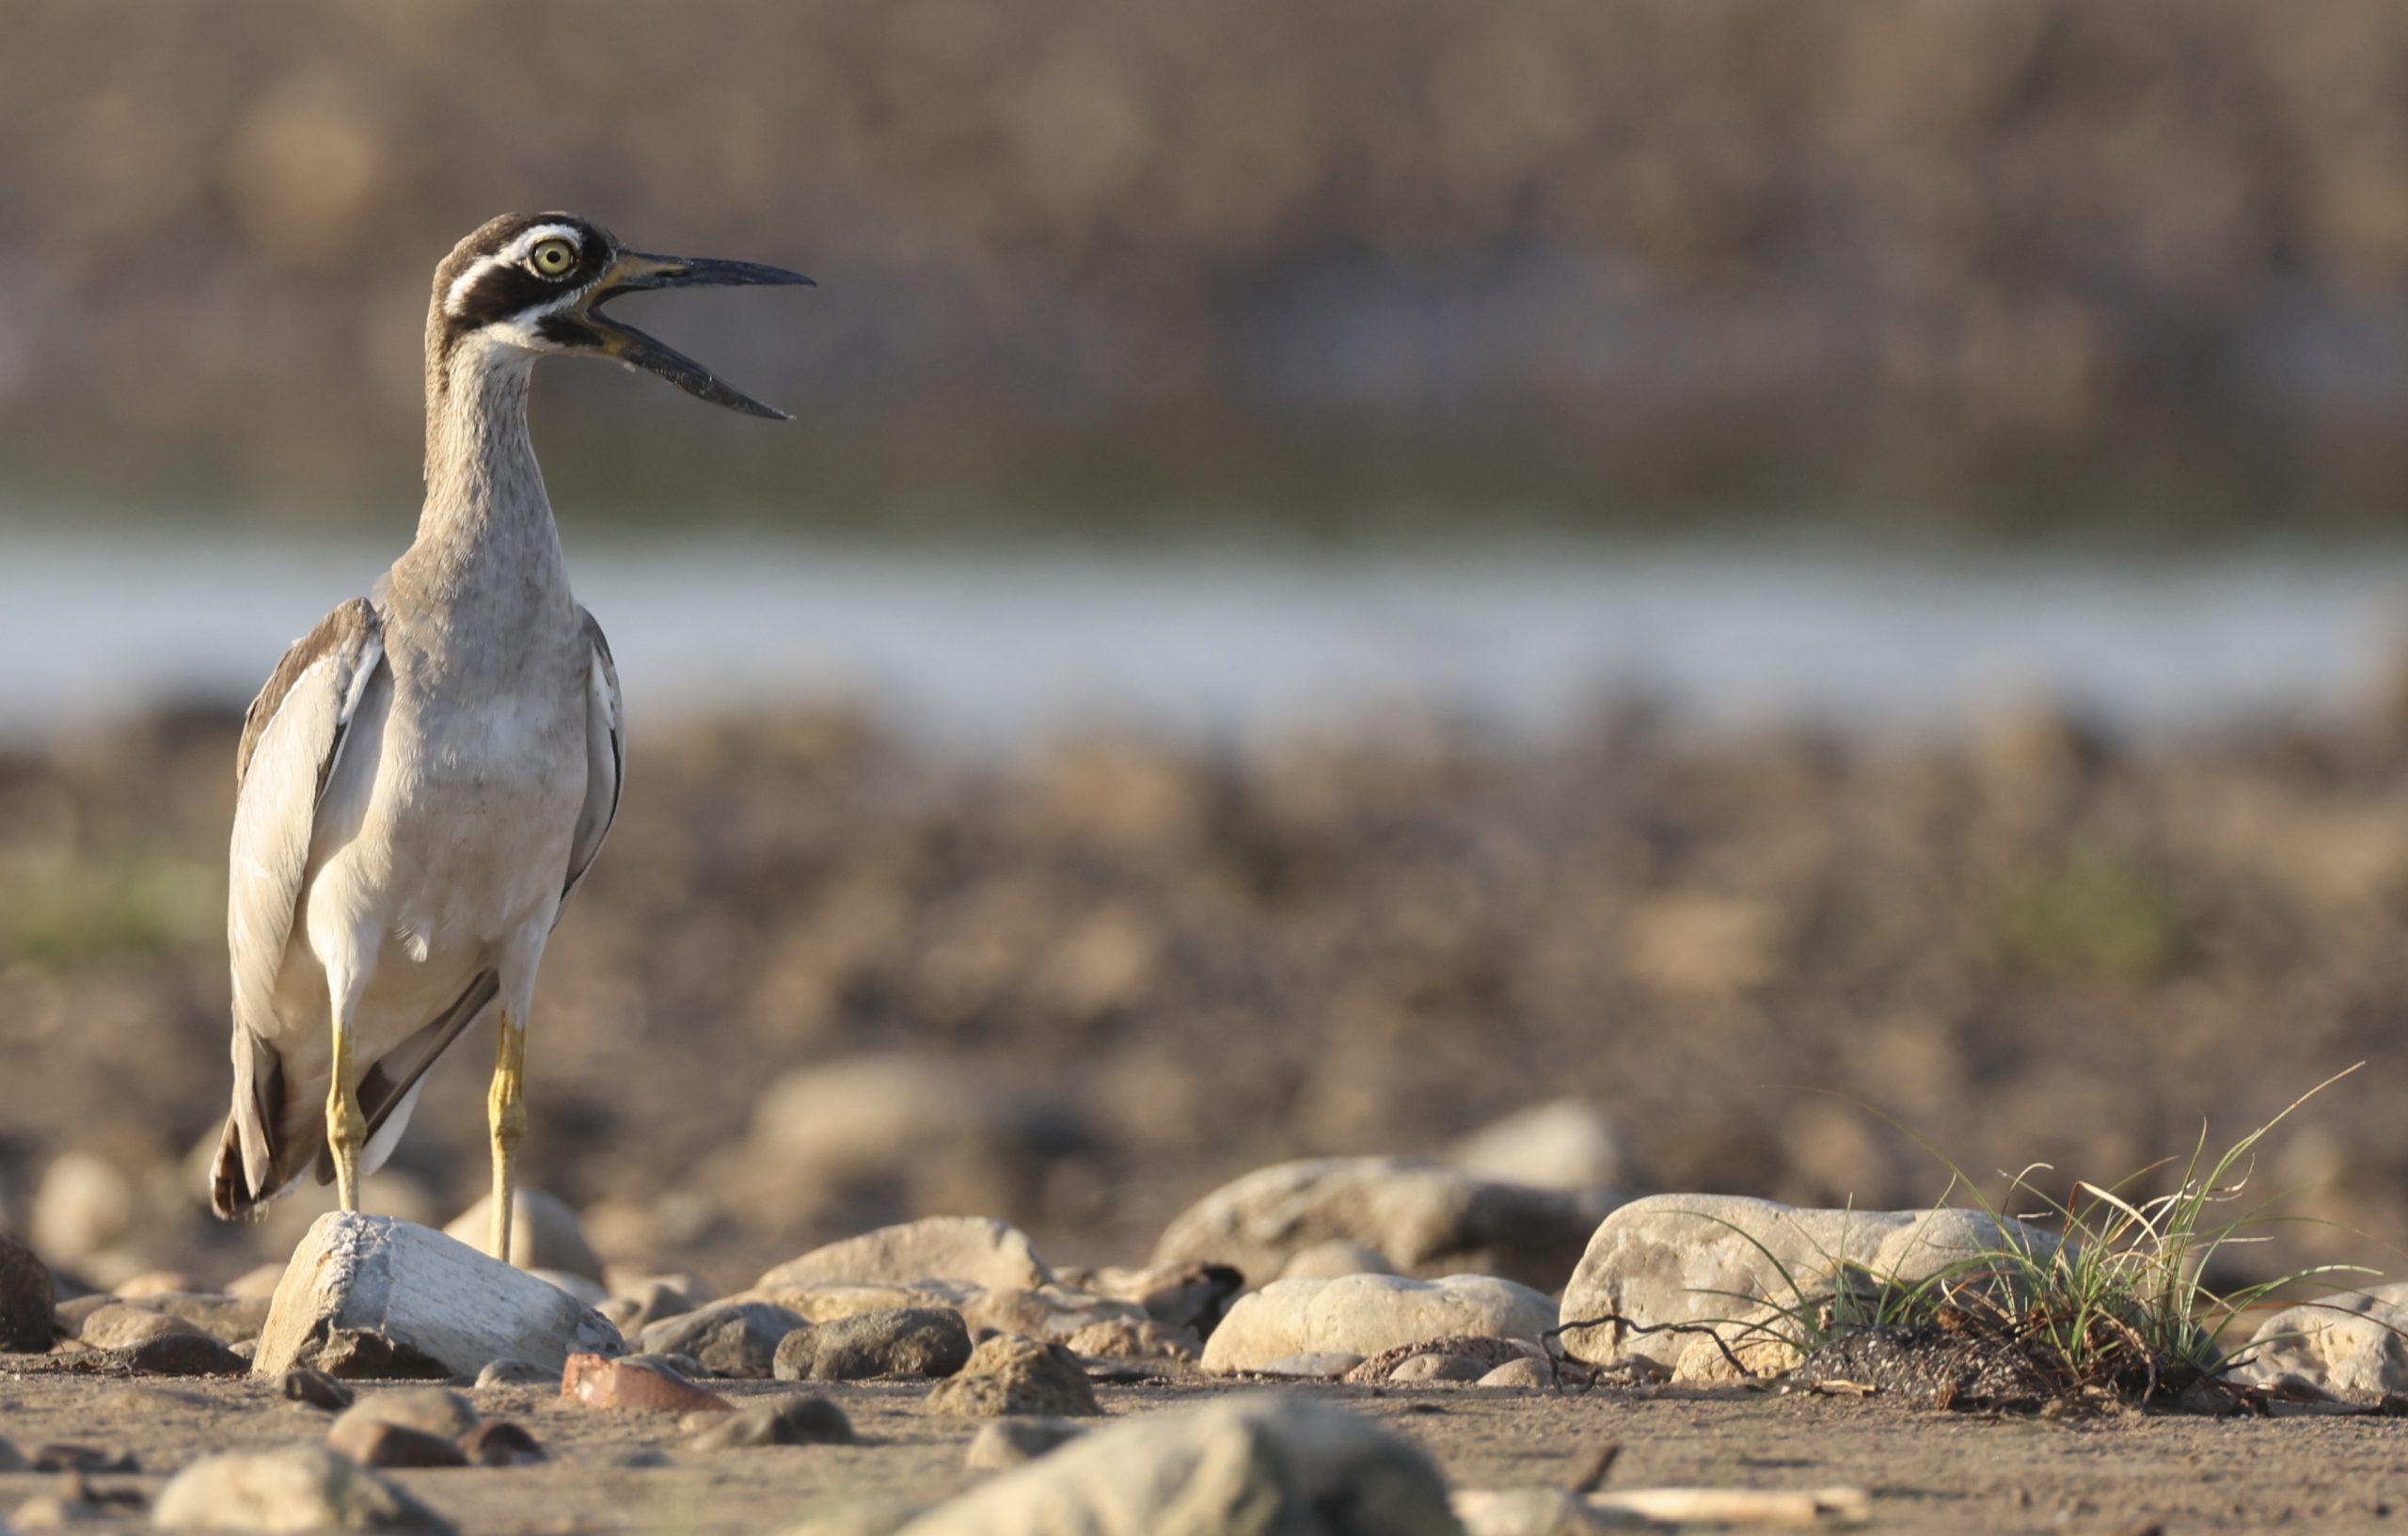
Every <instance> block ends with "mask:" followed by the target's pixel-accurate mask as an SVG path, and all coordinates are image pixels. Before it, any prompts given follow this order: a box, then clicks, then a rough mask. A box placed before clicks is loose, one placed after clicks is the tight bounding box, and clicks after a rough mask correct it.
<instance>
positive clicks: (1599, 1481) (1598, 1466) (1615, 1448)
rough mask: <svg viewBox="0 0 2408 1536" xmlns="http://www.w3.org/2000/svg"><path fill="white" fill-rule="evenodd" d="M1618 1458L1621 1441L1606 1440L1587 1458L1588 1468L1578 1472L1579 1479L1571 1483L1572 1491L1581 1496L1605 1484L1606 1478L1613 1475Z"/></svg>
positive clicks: (1620, 1458)
mask: <svg viewBox="0 0 2408 1536" xmlns="http://www.w3.org/2000/svg"><path fill="white" fill-rule="evenodd" d="M1620 1460H1622V1442H1621V1441H1619V1440H1608V1441H1607V1442H1606V1443H1605V1444H1604V1445H1602V1446H1599V1447H1598V1448H1597V1453H1596V1454H1595V1455H1594V1456H1592V1457H1591V1458H1589V1470H1587V1471H1586V1472H1583V1473H1581V1474H1580V1481H1577V1482H1576V1483H1574V1484H1573V1485H1572V1491H1573V1492H1574V1493H1575V1494H1577V1495H1580V1496H1587V1495H1590V1494H1593V1493H1595V1492H1596V1491H1597V1490H1598V1489H1600V1488H1602V1487H1604V1486H1605V1485H1606V1479H1607V1478H1608V1477H1610V1476H1612V1475H1613V1469H1614V1463H1616V1462H1618V1461H1620Z"/></svg>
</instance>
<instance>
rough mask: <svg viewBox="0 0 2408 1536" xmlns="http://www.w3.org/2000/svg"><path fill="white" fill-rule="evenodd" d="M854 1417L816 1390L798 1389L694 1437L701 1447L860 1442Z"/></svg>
mask: <svg viewBox="0 0 2408 1536" xmlns="http://www.w3.org/2000/svg"><path fill="white" fill-rule="evenodd" d="M858 1443H859V1442H858V1440H857V1437H856V1436H855V1435H854V1433H853V1421H852V1420H851V1419H849V1418H848V1417H845V1410H844V1409H842V1408H839V1407H837V1406H836V1405H835V1404H834V1403H832V1402H831V1401H828V1400H827V1399H826V1398H823V1397H821V1396H819V1395H818V1394H817V1393H816V1392H794V1393H790V1394H788V1395H787V1396H785V1397H783V1398H777V1399H774V1400H772V1401H768V1402H763V1403H758V1404H755V1405H754V1406H753V1407H750V1408H747V1409H745V1410H744V1411H743V1412H741V1413H739V1414H736V1415H733V1416H731V1417H729V1418H728V1419H727V1421H726V1422H724V1423H721V1424H714V1425H712V1426H711V1427H710V1428H709V1429H707V1430H705V1431H704V1432H703V1433H701V1434H699V1435H696V1436H695V1437H694V1442H693V1444H694V1449H697V1450H740V1449H750V1448H752V1447H754V1446H849V1445H855V1444H858Z"/></svg>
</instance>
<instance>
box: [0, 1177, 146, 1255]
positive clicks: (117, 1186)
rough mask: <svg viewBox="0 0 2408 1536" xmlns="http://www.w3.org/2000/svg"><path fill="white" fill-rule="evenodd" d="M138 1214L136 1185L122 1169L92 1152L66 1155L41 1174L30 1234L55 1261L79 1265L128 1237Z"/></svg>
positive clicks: (38, 1250) (40, 1250) (42, 1252)
mask: <svg viewBox="0 0 2408 1536" xmlns="http://www.w3.org/2000/svg"><path fill="white" fill-rule="evenodd" d="M139 1213H140V1211H139V1202H138V1201H137V1199H136V1197H135V1190H134V1181H133V1180H130V1179H128V1178H126V1176H125V1175H124V1174H123V1173H121V1172H119V1169H118V1166H117V1164H114V1163H111V1162H109V1161H108V1160H107V1159H105V1158H102V1157H96V1156H94V1155H93V1154H92V1153H90V1152H61V1153H60V1154H59V1155H58V1156H56V1157H55V1158H53V1159H51V1160H50V1166H48V1167H46V1168H44V1169H43V1170H42V1174H41V1183H40V1185H39V1186H37V1187H36V1189H35V1190H34V1202H33V1221H32V1223H31V1226H30V1228H29V1229H28V1230H27V1232H26V1233H25V1235H26V1236H27V1237H29V1238H31V1239H32V1240H33V1245H34V1252H36V1253H38V1254H40V1255H41V1256H42V1257H43V1258H44V1259H48V1260H49V1261H50V1262H52V1263H54V1264H69V1265H74V1264H79V1263H82V1262H83V1261H84V1260H87V1259H90V1258H91V1257H92V1256H93V1255H95V1254H98V1253H99V1252H101V1250H103V1249H104V1248H106V1247H108V1246H109V1245H110V1244H111V1243H115V1242H117V1241H118V1240H119V1238H122V1237H124V1236H125V1235H126V1233H127V1232H128V1231H129V1230H130V1229H131V1228H132V1227H133V1226H134V1223H135V1217H136V1216H137V1215H138V1214H139ZM145 1267H146V1268H147V1267H148V1266H145Z"/></svg>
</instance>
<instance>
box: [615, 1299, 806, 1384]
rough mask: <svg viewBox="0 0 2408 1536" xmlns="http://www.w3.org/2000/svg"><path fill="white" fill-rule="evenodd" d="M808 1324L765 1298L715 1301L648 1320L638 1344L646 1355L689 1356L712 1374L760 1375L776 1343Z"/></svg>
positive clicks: (772, 1357) (775, 1352)
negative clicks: (648, 1324)
mask: <svg viewBox="0 0 2408 1536" xmlns="http://www.w3.org/2000/svg"><path fill="white" fill-rule="evenodd" d="M807 1326H808V1324H807V1323H806V1322H804V1321H803V1320H802V1319H801V1318H800V1317H798V1316H797V1315H795V1314H794V1313H792V1312H789V1311H787V1310H786V1309H785V1308H784V1307H783V1306H771V1305H770V1304H768V1302H756V1301H726V1302H714V1303H712V1304H711V1305H710V1306H705V1307H702V1308H699V1309H698V1310H695V1311H690V1312H684V1313H680V1314H678V1315H677V1316H675V1317H669V1318H663V1319H662V1320H661V1321H659V1322H656V1323H653V1324H652V1325H651V1326H649V1327H647V1328H645V1329H644V1330H643V1332H642V1335H641V1336H639V1338H638V1339H637V1345H638V1347H639V1348H641V1349H642V1350H643V1351H644V1352H645V1353H646V1354H687V1355H691V1356H692V1357H693V1358H694V1359H695V1360H696V1361H697V1362H699V1363H700V1365H701V1367H702V1369H703V1370H705V1371H706V1372H708V1373H709V1374H711V1375H714V1376H745V1377H755V1378H759V1377H766V1376H768V1374H769V1373H770V1371H771V1370H772V1369H773V1367H774V1366H775V1363H776V1360H777V1355H778V1346H779V1344H780V1343H781V1342H782V1341H783V1340H784V1339H785V1338H787V1337H788V1336H789V1335H791V1334H793V1333H794V1332H795V1331H796V1330H798V1329H800V1328H804V1327H807Z"/></svg>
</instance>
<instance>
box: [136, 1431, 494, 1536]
mask: <svg viewBox="0 0 2408 1536" xmlns="http://www.w3.org/2000/svg"><path fill="white" fill-rule="evenodd" d="M150 1523H151V1524H152V1525H153V1526H155V1527H157V1528H160V1529H162V1530H240V1531H264V1532H272V1533H281V1532H286V1531H317V1530H396V1531H422V1532H429V1533H433V1532H449V1531H450V1530H451V1529H452V1526H451V1525H450V1524H449V1523H448V1522H446V1521H445V1520H444V1519H443V1518H442V1517H441V1516H439V1515H437V1514H436V1512H434V1511H432V1510H430V1509H428V1508H427V1507H426V1506H425V1505H423V1504H420V1502H419V1501H418V1500H416V1499H414V1498H412V1497H411V1496H409V1495H408V1494H406V1493H404V1492H403V1491H402V1490H401V1489H399V1488H397V1487H395V1486H393V1484H391V1483H389V1482H388V1481H385V1480H384V1479H383V1478H381V1477H378V1476H377V1475H376V1474H375V1473H373V1472H372V1471H370V1470H369V1469H368V1468H366V1467H364V1466H362V1465H359V1464H358V1463H357V1462H355V1461H353V1460H351V1459H350V1458H349V1457H347V1456H341V1455H338V1454H337V1453H335V1452H334V1451H331V1450H328V1449H325V1447H324V1446H281V1447H278V1448H277V1449H274V1450H246V1451H234V1452H230V1453H228V1454H226V1455H222V1456H210V1457H206V1458H204V1459H203V1460H200V1461H198V1462H195V1463H193V1465H190V1466H187V1467H185V1468H184V1469H183V1470H182V1471H181V1472H179V1473H177V1474H176V1475H175V1476H174V1477H173V1478H171V1479H169V1480H168V1482H167V1485H166V1487H165V1488H162V1489H161V1490H159V1497H158V1500H157V1501H156V1502H155V1503H154V1504H152V1505H151V1508H150Z"/></svg>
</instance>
